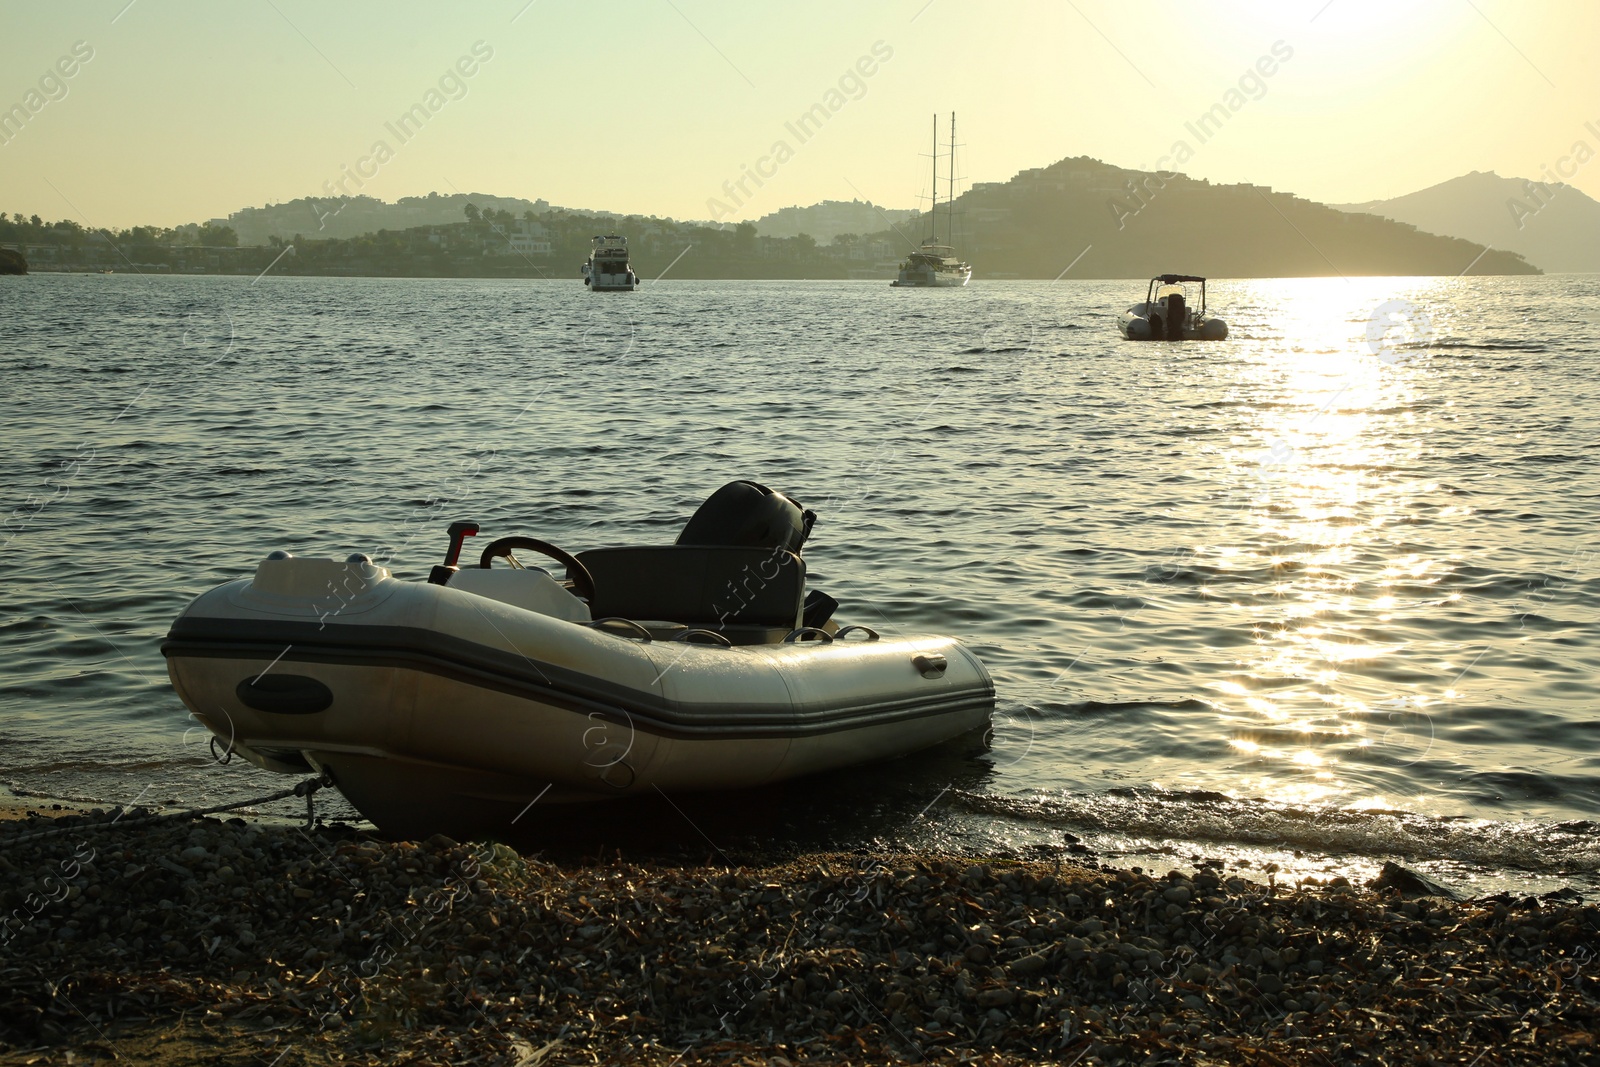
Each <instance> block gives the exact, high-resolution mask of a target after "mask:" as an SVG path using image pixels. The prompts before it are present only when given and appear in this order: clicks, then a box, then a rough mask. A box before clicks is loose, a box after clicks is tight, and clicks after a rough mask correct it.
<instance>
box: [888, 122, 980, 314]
mask: <svg viewBox="0 0 1600 1067" xmlns="http://www.w3.org/2000/svg"><path fill="white" fill-rule="evenodd" d="M955 199H956V113H955V112H954V111H952V112H950V196H949V198H948V199H947V201H946V203H945V210H944V215H945V240H946V243H944V244H940V243H939V116H938V115H937V114H935V115H934V116H933V204H932V206H931V208H930V210H929V211H928V236H927V237H926V238H925V239H924V240H923V242H922V246H921V247H920V248H918V249H917V250H916V251H915V252H912V253H911V254H910V255H909V256H907V257H906V260H905V262H904V263H902V264H900V276H899V277H898V278H896V279H895V280H894V281H892V282H890V283H889V284H890V285H892V286H895V287H896V288H905V289H953V288H959V287H960V286H963V285H966V284H967V282H969V281H970V280H971V279H972V265H971V264H969V263H967V262H966V261H965V260H963V259H962V258H961V257H960V256H958V255H956V250H955V248H954V247H952V244H953V242H954V241H955V234H954V226H955Z"/></svg>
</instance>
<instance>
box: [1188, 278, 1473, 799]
mask: <svg viewBox="0 0 1600 1067" xmlns="http://www.w3.org/2000/svg"><path fill="white" fill-rule="evenodd" d="M1254 284H1255V286H1256V287H1257V288H1261V289H1262V290H1263V291H1266V290H1272V295H1271V297H1270V298H1267V297H1264V298H1263V300H1264V302H1266V303H1270V306H1273V307H1276V308H1283V309H1286V312H1285V317H1283V318H1281V319H1280V320H1278V321H1275V322H1274V323H1273V324H1272V329H1273V331H1274V332H1275V333H1276V335H1277V336H1276V338H1275V339H1274V341H1273V342H1272V343H1271V344H1267V345H1260V346H1258V347H1257V348H1256V349H1255V350H1253V351H1250V352H1245V353H1241V358H1240V359H1239V361H1238V364H1237V366H1236V367H1235V368H1234V371H1235V376H1234V384H1233V389H1232V395H1231V397H1230V399H1231V400H1232V401H1233V402H1234V403H1236V404H1238V405H1239V406H1241V407H1242V408H1244V409H1246V410H1249V411H1252V412H1253V413H1254V416H1255V430H1254V432H1253V434H1250V435H1249V436H1248V439H1243V438H1241V439H1240V440H1239V448H1238V450H1237V452H1235V453H1234V454H1233V455H1232V456H1231V457H1230V461H1231V464H1232V466H1231V468H1230V469H1231V471H1232V472H1233V474H1234V476H1235V477H1236V478H1237V483H1236V485H1235V486H1234V487H1233V492H1232V494H1231V495H1232V497H1233V499H1234V500H1235V502H1236V504H1237V507H1238V516H1237V517H1238V518H1239V519H1240V520H1242V521H1239V522H1235V523H1233V524H1231V525H1229V526H1227V527H1224V526H1223V525H1222V524H1219V525H1218V531H1219V537H1236V538H1237V540H1219V542H1218V543H1214V544H1209V545H1203V546H1198V547H1197V548H1196V549H1195V553H1196V555H1197V556H1198V557H1202V558H1204V560H1205V562H1206V563H1207V564H1208V566H1209V567H1210V568H1211V577H1210V580H1209V581H1208V582H1207V584H1205V585H1204V586H1203V587H1202V588H1201V594H1202V595H1203V596H1206V597H1214V598H1225V599H1226V600H1227V602H1228V603H1230V604H1233V605H1235V606H1236V607H1235V615H1236V617H1237V618H1238V625H1239V627H1240V629H1241V630H1242V631H1243V632H1244V633H1245V634H1248V635H1249V636H1250V638H1251V642H1252V643H1251V644H1249V645H1247V646H1245V648H1244V649H1243V650H1242V651H1241V659H1240V660H1239V665H1238V669H1237V670H1236V672H1234V673H1233V674H1232V676H1231V677H1230V678H1228V679H1226V680H1220V681H1217V682H1214V683H1213V686H1214V689H1215V690H1216V692H1217V693H1218V694H1220V697H1219V700H1218V702H1217V705H1216V706H1217V708H1218V711H1219V713H1220V717H1221V726H1222V729H1223V733H1224V736H1225V737H1226V738H1227V744H1228V745H1229V746H1230V747H1231V749H1232V750H1233V751H1234V752H1235V753H1236V754H1237V756H1238V757H1239V759H1240V761H1241V762H1239V763H1237V764H1236V765H1235V768H1234V773H1235V774H1236V775H1237V776H1238V777H1237V779H1236V783H1235V785H1234V787H1233V789H1234V790H1235V791H1236V792H1237V793H1238V794H1239V795H1241V796H1250V797H1265V798H1266V799H1269V800H1274V801H1279V802H1290V803H1312V802H1315V803H1332V804H1340V805H1347V806H1350V807H1363V808H1367V807H1384V806H1387V801H1386V800H1385V798H1384V796H1383V795H1382V794H1383V792H1384V790H1383V789H1374V788H1373V784H1375V783H1373V782H1368V783H1363V782H1362V781H1361V780H1360V779H1361V777H1363V776H1370V777H1375V778H1379V779H1381V777H1382V770H1381V768H1382V766H1383V764H1384V763H1385V762H1386V761H1389V760H1395V759H1399V758H1401V757H1402V756H1403V758H1405V759H1410V760H1414V759H1416V758H1417V756H1418V754H1419V751H1420V750H1421V746H1420V745H1418V744H1414V742H1417V741H1418V736H1419V734H1418V729H1413V727H1417V726H1418V724H1416V723H1413V722H1412V721H1411V720H1413V719H1416V718H1418V717H1420V716H1422V715H1423V713H1422V712H1421V711H1420V710H1419V709H1420V708H1421V707H1422V706H1423V704H1422V702H1421V700H1419V699H1418V698H1417V694H1415V693H1414V692H1412V691H1411V689H1412V688H1414V685H1412V686H1409V687H1408V688H1406V689H1404V690H1401V691H1399V692H1397V691H1396V689H1395V683H1394V682H1393V681H1391V680H1390V679H1391V678H1396V677H1399V672H1400V670H1401V667H1402V664H1401V662H1400V661H1401V659H1402V657H1403V656H1404V654H1405V651H1406V647H1407V643H1406V638H1405V637H1404V636H1403V635H1400V634H1396V633H1394V632H1393V631H1391V630H1389V629H1388V625H1389V624H1391V620H1392V619H1393V617H1394V616H1395V614H1396V613H1404V612H1405V611H1406V610H1407V609H1409V608H1411V607H1413V606H1415V605H1417V604H1419V603H1424V601H1423V600H1422V594H1424V593H1425V592H1426V591H1427V590H1428V588H1429V587H1432V586H1434V585H1435V584H1437V583H1438V582H1439V581H1440V580H1441V579H1442V578H1444V577H1445V576H1446V575H1447V574H1448V573H1449V572H1450V564H1449V561H1448V560H1442V559H1437V558H1433V557H1431V556H1428V555H1425V554H1423V553H1421V552H1419V551H1418V550H1417V548H1416V546H1415V545H1414V544H1408V543H1407V541H1406V534H1407V530H1406V524H1407V523H1409V522H1412V521H1414V519H1413V517H1412V513H1413V510H1414V508H1415V507H1416V501H1417V498H1418V496H1419V495H1420V494H1424V493H1427V492H1429V491H1430V488H1429V486H1427V485H1426V484H1423V483H1421V482H1419V481H1410V480H1408V478H1407V476H1406V474H1405V472H1406V471H1407V470H1409V469H1414V467H1415V460H1416V458H1417V457H1418V455H1419V454H1420V453H1421V449H1422V447H1423V446H1422V444H1421V442H1422V441H1423V440H1424V439H1425V430H1424V429H1423V427H1422V426H1420V425H1419V424H1420V423H1426V422H1427V421H1428V420H1429V418H1430V417H1431V416H1430V415H1429V412H1430V411H1431V410H1432V409H1431V408H1430V407H1428V406H1427V405H1426V404H1425V403H1424V400H1425V394H1424V389H1425V386H1426V385H1427V383H1428V380H1429V379H1428V377H1427V367H1426V361H1425V359H1423V358H1422V356H1423V353H1420V352H1416V351H1415V350H1413V349H1408V348H1406V347H1405V346H1401V347H1399V348H1396V349H1393V350H1392V351H1391V350H1389V349H1386V350H1385V352H1384V353H1383V355H1385V356H1387V357H1389V358H1382V359H1380V358H1375V357H1374V355H1373V350H1372V348H1371V347H1370V346H1369V345H1367V344H1366V343H1365V336H1364V326H1365V321H1366V318H1367V316H1368V315H1369V314H1370V313H1371V312H1372V309H1373V308H1374V307H1376V306H1378V305H1380V304H1382V303H1384V302H1385V301H1390V300H1395V299H1410V300H1414V301H1417V302H1418V303H1419V304H1420V303H1423V302H1425V300H1426V293H1427V290H1428V287H1429V286H1430V285H1433V284H1438V283H1437V282H1430V281H1426V280H1421V279H1356V280H1353V281H1351V282H1349V283H1348V284H1339V283H1332V284H1330V283H1328V282H1327V281H1326V280H1316V281H1315V282H1312V281H1311V280H1307V281H1306V282H1304V283H1302V282H1283V281H1273V282H1261V283H1254ZM1291 294H1292V295H1291ZM1223 529H1227V530H1229V531H1230V534H1223V533H1221V531H1222V530H1223ZM1437 669H1438V670H1440V671H1443V670H1445V668H1444V667H1443V666H1439V667H1437ZM1457 669H1459V668H1457ZM1448 677H1449V675H1448V674H1446V678H1447V679H1448ZM1452 695H1453V693H1452V691H1449V690H1447V691H1446V692H1445V694H1444V699H1449V698H1450V697H1451V696H1452ZM1408 700H1409V701H1410V703H1409V704H1408V703H1407V701H1408ZM1394 701H1398V703H1393V702H1394ZM1385 702H1390V703H1388V704H1387V706H1386V703H1385ZM1435 703H1436V701H1435ZM1369 721H1370V722H1371V723H1372V725H1373V727H1374V729H1373V730H1371V731H1370V734H1376V735H1380V736H1378V737H1376V738H1375V737H1374V736H1370V735H1369V730H1368V722H1369ZM1421 736H1423V740H1424V741H1425V735H1421ZM1397 744H1406V745H1410V746H1411V750H1408V751H1406V752H1405V753H1399V752H1398V751H1397V750H1396V745H1397ZM1343 758H1350V759H1351V760H1352V763H1351V765H1350V766H1349V767H1347V768H1344V770H1345V771H1347V772H1348V774H1345V775H1342V776H1336V775H1335V774H1334V772H1333V771H1332V770H1331V769H1330V768H1331V767H1333V766H1335V765H1338V764H1340V763H1341V762H1342V759H1343ZM1267 768H1271V770H1267V771H1266V773H1263V771H1264V770H1266V769H1267Z"/></svg>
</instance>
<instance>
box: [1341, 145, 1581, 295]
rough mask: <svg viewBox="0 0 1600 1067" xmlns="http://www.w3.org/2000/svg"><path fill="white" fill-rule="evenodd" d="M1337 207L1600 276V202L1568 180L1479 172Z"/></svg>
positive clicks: (1557, 268)
mask: <svg viewBox="0 0 1600 1067" xmlns="http://www.w3.org/2000/svg"><path fill="white" fill-rule="evenodd" d="M1338 206H1339V210H1341V211H1355V212H1366V213H1369V214H1372V215H1382V216H1384V217H1386V218H1390V219H1395V220H1397V221H1399V222H1408V223H1410V224H1411V225H1413V226H1416V227H1417V228H1418V229H1422V230H1429V231H1431V232H1433V233H1448V234H1452V235H1454V236H1456V237H1464V238H1466V239H1467V240H1469V241H1476V242H1477V243H1479V244H1487V245H1493V246H1494V247H1495V248H1504V249H1507V250H1508V251H1512V252H1516V253H1518V254H1519V255H1521V256H1522V257H1523V258H1524V259H1526V260H1527V261H1528V262H1529V263H1532V264H1534V265H1535V266H1537V267H1539V268H1540V269H1542V270H1547V271H1561V272H1566V271H1572V272H1592V271H1600V203H1597V202H1596V201H1595V200H1593V199H1591V198H1590V197H1589V196H1587V195H1585V194H1584V193H1582V192H1580V191H1579V190H1577V189H1575V188H1573V187H1572V186H1570V185H1567V184H1566V183H1564V182H1559V181H1539V182H1536V181H1532V180H1530V179H1527V178H1502V177H1500V175H1498V174H1496V173H1494V172H1493V171H1476V170H1475V171H1473V172H1472V173H1471V174H1463V175H1462V176H1461V177H1459V178H1451V179H1450V180H1449V181H1447V182H1440V183H1439V184H1438V185H1433V186H1429V187H1428V188H1426V189H1421V190H1418V191H1417V192H1414V193H1408V194H1406V195H1405V196H1397V197H1394V198H1393V199H1391V200H1370V201H1368V202H1366V203H1364V204H1343V205H1338Z"/></svg>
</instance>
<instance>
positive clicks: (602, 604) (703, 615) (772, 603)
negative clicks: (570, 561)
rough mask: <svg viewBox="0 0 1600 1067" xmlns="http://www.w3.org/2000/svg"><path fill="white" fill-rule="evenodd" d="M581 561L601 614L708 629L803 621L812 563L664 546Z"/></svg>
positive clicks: (777, 554)
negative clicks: (810, 564) (592, 585)
mask: <svg viewBox="0 0 1600 1067" xmlns="http://www.w3.org/2000/svg"><path fill="white" fill-rule="evenodd" d="M577 555H578V561H579V562H580V563H582V564H583V565H584V566H585V567H587V568H588V570H589V573H590V574H591V575H592V576H593V577H594V596H593V598H591V600H590V602H589V614H590V615H592V616H593V617H594V618H596V619H602V618H609V617H620V618H624V619H633V620H635V621H646V620H651V621H656V620H659V621H662V622H678V623H683V624H684V625H686V626H692V627H697V628H703V629H707V630H725V629H730V628H748V627H763V628H768V629H781V630H783V631H785V632H788V631H789V630H792V629H794V628H795V627H797V626H799V625H800V618H801V614H802V611H803V610H804V603H805V589H806V564H805V561H804V560H802V559H801V558H800V557H799V556H797V555H795V554H794V553H793V552H790V551H788V550H786V549H782V548H776V549H775V548H730V547H725V546H721V545H663V546H651V547H644V548H592V549H590V550H589V551H587V552H579V553H578V554H577Z"/></svg>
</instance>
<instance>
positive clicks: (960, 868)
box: [0, 814, 1600, 1067]
mask: <svg viewBox="0 0 1600 1067" xmlns="http://www.w3.org/2000/svg"><path fill="white" fill-rule="evenodd" d="M106 818H108V816H104V815H101V816H95V815H78V814H68V815H57V816H54V817H45V816H34V817H30V818H26V819H22V820H18V821H11V822H5V823H0V886H3V890H0V905H3V907H0V1063H3V1064H13V1063H16V1064H23V1063H38V1064H45V1063H52V1064H53V1063H67V1062H73V1063H86V1062H95V1061H96V1060H104V1061H107V1062H109V1061H110V1059H111V1058H112V1057H113V1055H115V1056H116V1057H119V1058H120V1059H122V1060H124V1061H132V1062H150V1063H163V1064H180V1063H182V1064H187V1063H227V1064H232V1063H238V1064H240V1065H243V1064H246V1063H249V1064H260V1063H273V1064H275V1065H276V1067H291V1065H294V1064H331V1063H373V1064H379V1063H382V1064H401V1063H411V1064H417V1065H422V1064H432V1063H437V1064H465V1063H493V1064H508V1065H518V1067H536V1065H543V1064H564V1063H587V1064H594V1063H630V1064H643V1065H660V1067H666V1065H668V1064H674V1063H678V1064H694V1063H718V1064H743V1063H752V1064H754V1063H778V1064H782V1063H789V1064H802V1063H807V1064H809V1063H901V1062H906V1063H911V1062H935V1063H943V1062H950V1063H954V1062H968V1063H990V1064H1013V1063H1015V1064H1022V1063H1040V1062H1057V1063H1063V1064H1072V1063H1083V1064H1094V1063H1104V1064H1112V1063H1192V1064H1237V1063H1252V1064H1253V1063H1261V1064H1327V1065H1329V1067H1332V1065H1342V1064H1346V1063H1352V1062H1366V1063H1374V1064H1390V1063H1394V1064H1399V1063H1439V1064H1463V1065H1466V1064H1472V1065H1475V1067H1490V1065H1494V1064H1535V1063H1537V1064H1549V1063H1600V1052H1597V1050H1596V1047H1595V1038H1594V1033H1595V1031H1596V1030H1597V1029H1600V908H1596V907H1594V906H1592V905H1586V904H1583V903H1582V902H1581V901H1579V900H1578V899H1576V894H1571V893H1560V894H1549V895H1547V896H1546V898H1544V899H1543V900H1539V899H1534V898H1527V899H1524V900H1515V899H1512V898H1509V897H1505V896H1502V897H1498V898H1485V899H1482V900H1477V901H1468V902H1454V901H1449V900H1445V899H1442V898H1439V897H1433V896H1423V897H1416V898H1412V899H1406V898H1405V897H1403V896H1402V895H1401V893H1400V892H1399V891H1397V890H1394V889H1385V890H1382V891H1373V890H1370V889H1367V888H1362V887H1357V886H1351V885H1349V884H1347V883H1344V880H1343V879H1333V880H1332V881H1331V882H1330V883H1329V884H1325V885H1320V884H1313V883H1303V884H1301V885H1298V886H1285V885H1265V884H1260V883H1255V882H1249V881H1245V880H1243V879H1240V878H1237V877H1231V876H1229V875H1227V874H1226V873H1225V872H1222V871H1220V870H1217V869H1214V868H1201V869H1199V870H1193V869H1190V870H1187V871H1185V872H1182V873H1180V872H1176V871H1175V872H1170V873H1163V874H1161V875H1160V876H1157V877H1152V876H1150V875H1148V874H1144V873H1135V872H1133V871H1119V870H1111V869H1100V870H1097V869H1092V868H1088V867H1081V866H1074V865H1070V864H1068V863H1066V862H1059V863H1051V862H1048V861H1045V862H1034V861H1009V860H1006V861H999V860H996V861H989V862H975V861H974V860H973V859H972V858H971V857H949V856H928V855H924V856H908V855H893V854H883V855H872V854H866V853H862V854H849V855H836V854H818V855H806V856H802V857H799V858H796V859H793V860H790V861H787V862H780V863H772V862H753V863H751V864H750V865H747V866H745V865H735V866H709V865H676V864H662V863H649V862H634V861H629V860H627V859H624V858H620V857H618V858H615V859H609V860H608V859H598V858H597V859H590V860H586V861H562V862H559V863H553V862H548V861H545V860H541V859H539V858H537V857H532V856H523V855H519V854H518V853H516V852H515V851H513V850H512V849H510V848H507V847H506V846H503V845H500V846H494V845H484V844H459V843H456V842H453V841H449V840H447V839H444V838H433V839H430V840H429V841H426V842H420V843H417V842H401V843H392V842H386V841H384V840H382V839H379V838H377V837H375V836H373V835H370V834H367V833H364V832H359V831H356V830H351V829H347V828H340V827H335V828H332V829H326V830H317V831H312V832H303V831H299V830H294V829H286V828H281V827H266V826H261V825H256V824H252V823H248V822H245V821H244V820H240V819H230V820H228V821H226V822H221V821H217V820H213V819H208V820H201V821H189V822H178V823H169V824H164V825H158V826H149V827H139V828H133V829H123V828H119V827H109V828H108V827H106V826H104V825H103V824H104V822H105V820H106ZM96 824H99V825H96ZM42 831H53V833H51V835H50V836H48V837H45V838H44V839H35V840H31V841H24V842H21V843H17V842H18V839H19V838H21V837H22V836H23V835H25V834H35V833H40V832H42ZM1064 859H1065V857H1064ZM69 1053H70V1054H71V1059H70V1061H69V1057H68V1054H69Z"/></svg>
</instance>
